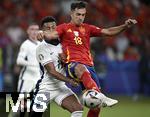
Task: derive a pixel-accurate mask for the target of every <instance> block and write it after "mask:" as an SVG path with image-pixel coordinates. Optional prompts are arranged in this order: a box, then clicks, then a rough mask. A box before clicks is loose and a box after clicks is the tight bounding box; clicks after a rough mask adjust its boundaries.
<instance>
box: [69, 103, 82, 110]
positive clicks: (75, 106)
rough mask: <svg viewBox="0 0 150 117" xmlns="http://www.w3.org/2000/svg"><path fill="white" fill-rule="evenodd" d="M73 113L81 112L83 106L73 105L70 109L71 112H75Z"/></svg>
mask: <svg viewBox="0 0 150 117" xmlns="http://www.w3.org/2000/svg"><path fill="white" fill-rule="evenodd" d="M75 111H83V106H82V105H81V104H80V103H79V104H74V105H73V106H72V108H71V112H75Z"/></svg>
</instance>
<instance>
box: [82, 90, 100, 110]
mask: <svg viewBox="0 0 150 117" xmlns="http://www.w3.org/2000/svg"><path fill="white" fill-rule="evenodd" d="M98 96H99V92H98V91H96V90H87V91H86V92H85V93H84V94H83V96H82V100H83V105H84V106H86V107H88V108H96V107H99V106H100V105H101V103H102V102H101V100H100V99H99V97H98Z"/></svg>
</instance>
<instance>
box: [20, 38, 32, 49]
mask: <svg viewBox="0 0 150 117" xmlns="http://www.w3.org/2000/svg"><path fill="white" fill-rule="evenodd" d="M29 45H30V41H29V40H28V39H27V40H25V41H24V42H22V44H21V47H29Z"/></svg>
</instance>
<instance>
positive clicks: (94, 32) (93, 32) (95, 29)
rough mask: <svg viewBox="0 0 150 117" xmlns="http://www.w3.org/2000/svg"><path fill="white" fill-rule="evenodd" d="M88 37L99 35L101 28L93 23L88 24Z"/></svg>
mask: <svg viewBox="0 0 150 117" xmlns="http://www.w3.org/2000/svg"><path fill="white" fill-rule="evenodd" d="M89 30H90V37H95V36H96V37H97V36H100V35H101V30H102V29H101V28H99V27H96V26H94V25H89Z"/></svg>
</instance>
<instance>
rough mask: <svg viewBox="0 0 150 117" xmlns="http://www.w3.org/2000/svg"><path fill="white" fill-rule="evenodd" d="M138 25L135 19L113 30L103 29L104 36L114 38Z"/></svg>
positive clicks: (112, 28)
mask: <svg viewBox="0 0 150 117" xmlns="http://www.w3.org/2000/svg"><path fill="white" fill-rule="evenodd" d="M136 23H137V21H136V20H134V19H128V20H126V21H125V23H124V24H123V25H120V26H115V27H111V28H106V29H102V31H101V32H102V35H104V36H113V35H117V34H120V33H121V32H122V31H124V30H125V29H127V28H130V27H131V26H133V25H135V24H136Z"/></svg>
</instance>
